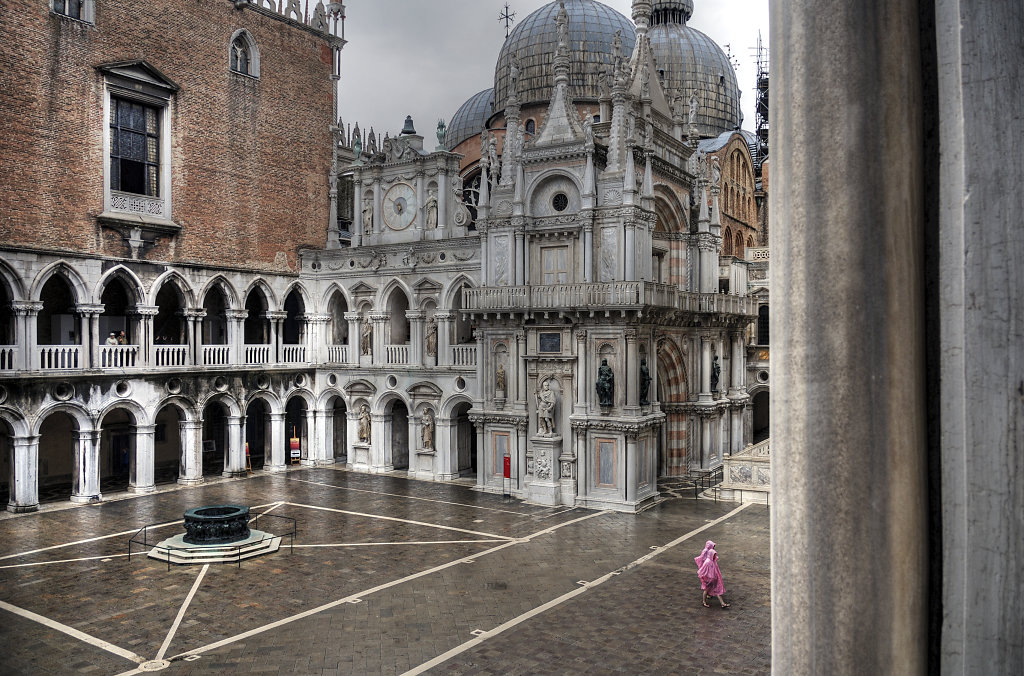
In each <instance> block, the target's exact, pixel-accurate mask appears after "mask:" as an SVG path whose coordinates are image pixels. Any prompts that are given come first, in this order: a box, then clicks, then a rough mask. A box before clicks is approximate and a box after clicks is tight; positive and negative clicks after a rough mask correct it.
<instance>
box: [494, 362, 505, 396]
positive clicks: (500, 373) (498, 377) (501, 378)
mask: <svg viewBox="0 0 1024 676" xmlns="http://www.w3.org/2000/svg"><path fill="white" fill-rule="evenodd" d="M494 389H495V390H497V391H498V392H501V393H502V396H504V393H505V366H504V365H503V364H498V370H497V372H496V373H495V374H494Z"/></svg>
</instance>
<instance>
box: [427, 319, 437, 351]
mask: <svg viewBox="0 0 1024 676" xmlns="http://www.w3.org/2000/svg"><path fill="white" fill-rule="evenodd" d="M427 354H428V355H429V356H431V357H436V356H437V321H435V320H434V318H433V317H431V318H430V320H429V321H428V322H427Z"/></svg>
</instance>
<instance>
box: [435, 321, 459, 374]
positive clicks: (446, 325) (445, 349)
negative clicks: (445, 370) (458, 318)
mask: <svg viewBox="0 0 1024 676" xmlns="http://www.w3.org/2000/svg"><path fill="white" fill-rule="evenodd" d="M454 319H455V314H454V313H453V312H442V311H435V312H434V321H436V322H437V365H438V366H448V365H449V364H451V363H452V346H451V335H452V323H453V320H454Z"/></svg>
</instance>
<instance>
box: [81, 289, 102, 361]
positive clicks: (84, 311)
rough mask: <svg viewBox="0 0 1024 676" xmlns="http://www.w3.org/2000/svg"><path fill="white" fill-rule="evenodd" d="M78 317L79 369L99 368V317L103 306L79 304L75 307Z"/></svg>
mask: <svg viewBox="0 0 1024 676" xmlns="http://www.w3.org/2000/svg"><path fill="white" fill-rule="evenodd" d="M75 311H76V312H77V313H78V316H79V329H78V331H79V333H80V334H81V335H79V340H78V343H79V345H81V346H82V361H81V363H80V364H79V367H80V368H99V367H100V342H101V341H100V340H99V333H100V315H101V314H103V304H102V303H100V304H95V305H94V304H84V303H83V304H79V305H76V306H75Z"/></svg>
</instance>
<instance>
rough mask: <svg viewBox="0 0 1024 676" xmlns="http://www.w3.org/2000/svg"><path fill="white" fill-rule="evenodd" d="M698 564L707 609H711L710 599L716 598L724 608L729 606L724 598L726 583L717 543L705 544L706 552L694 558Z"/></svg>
mask: <svg viewBox="0 0 1024 676" xmlns="http://www.w3.org/2000/svg"><path fill="white" fill-rule="evenodd" d="M693 561H694V563H696V564H697V577H698V578H700V588H701V600H702V601H703V603H704V607H705V608H710V607H711V606H710V605H709V604H708V597H709V596H715V597H717V598H718V602H719V603H721V604H722V607H723V608H728V607H729V604H728V603H726V602H725V599H723V598H722V594H724V593H725V583H724V582H723V581H722V571H721V570H719V568H718V552H716V551H715V543H714V542H712V541H711V540H708V541H707V542H706V543H704V551H702V552H701V553H700V555H699V556H697V557H696V558H694V560H693Z"/></svg>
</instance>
